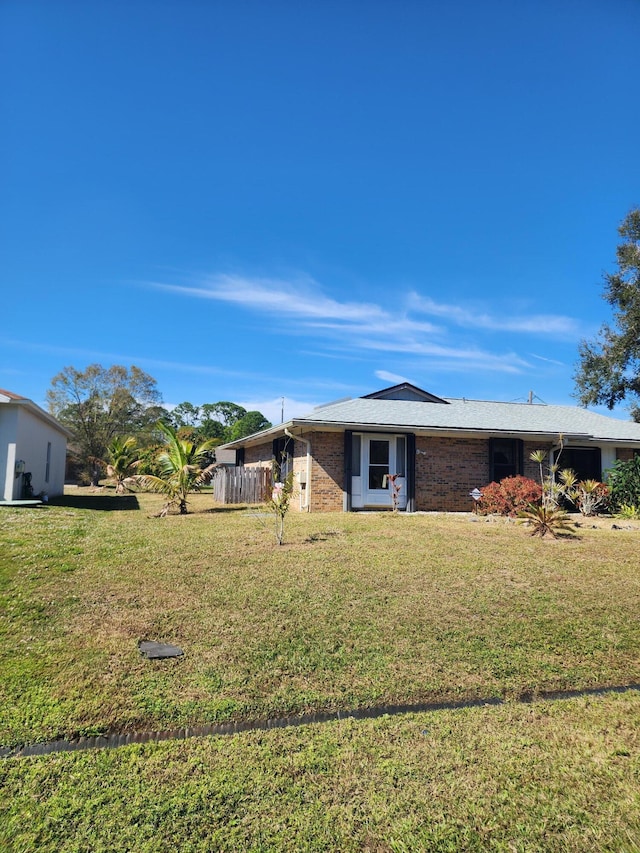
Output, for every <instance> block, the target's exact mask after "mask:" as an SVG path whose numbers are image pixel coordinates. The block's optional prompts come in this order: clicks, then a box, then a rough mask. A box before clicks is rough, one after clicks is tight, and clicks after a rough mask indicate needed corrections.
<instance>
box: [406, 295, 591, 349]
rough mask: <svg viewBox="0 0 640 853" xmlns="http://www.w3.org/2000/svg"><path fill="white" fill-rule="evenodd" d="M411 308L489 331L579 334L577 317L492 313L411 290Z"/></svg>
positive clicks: (461, 324) (564, 335)
mask: <svg viewBox="0 0 640 853" xmlns="http://www.w3.org/2000/svg"><path fill="white" fill-rule="evenodd" d="M407 304H408V307H409V308H410V309H412V310H414V311H418V312H420V313H421V314H427V315H428V316H431V317H439V318H441V319H443V320H448V321H449V322H450V323H454V324H455V325H456V326H461V327H464V328H467V329H486V330H488V331H502V332H523V333H527V334H533V335H554V336H559V337H570V338H572V339H573V338H575V337H577V336H579V334H580V332H579V325H578V322H577V321H576V319H575V318H573V317H566V316H564V315H562V314H525V315H521V316H513V315H511V316H509V315H508V314H507V313H506V312H505V314H504V315H502V316H499V317H498V316H493V315H491V314H487V313H486V312H483V311H473V310H470V309H469V308H467V307H462V306H460V305H447V304H445V303H441V302H436V301H435V300H434V299H431V297H428V296H421V295H420V294H418V293H410V294H409V296H408V301H407Z"/></svg>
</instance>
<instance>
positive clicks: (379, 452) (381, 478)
mask: <svg viewBox="0 0 640 853" xmlns="http://www.w3.org/2000/svg"><path fill="white" fill-rule="evenodd" d="M387 474H389V441H388V440H387V439H382V440H377V439H373V438H372V439H371V441H370V442H369V488H370V489H384V488H385V487H386V479H385V476H386V475H387Z"/></svg>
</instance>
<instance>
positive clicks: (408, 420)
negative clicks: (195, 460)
mask: <svg viewBox="0 0 640 853" xmlns="http://www.w3.org/2000/svg"><path fill="white" fill-rule="evenodd" d="M561 437H562V456H561V460H560V463H561V466H562V467H563V468H572V469H573V470H574V471H575V472H576V474H577V475H578V477H579V478H580V479H586V478H593V479H597V480H602V479H603V477H605V476H606V471H607V469H609V468H611V467H612V465H613V464H614V462H615V461H616V459H623V460H626V459H629V458H631V457H632V456H633V455H634V453H640V424H637V423H633V422H631V421H621V420H617V419H615V418H611V417H606V416H604V415H600V414H596V413H594V412H589V411H587V410H586V409H581V408H578V407H573V406H547V405H544V404H537V403H496V402H487V401H477V400H467V399H464V398H463V399H451V398H441V397H436V396H434V395H433V394H429V393H428V392H426V391H423V390H422V389H420V388H417V387H416V386H415V385H411V384H409V383H402V384H400V385H394V386H393V387H391V388H385V389H383V390H382V391H377V392H375V393H373V394H367V395H366V396H364V397H360V398H358V399H348V400H339V401H337V402H335V403H329V404H327V405H325V406H319V407H318V408H316V409H314V410H313V411H312V412H311V413H310V414H308V415H305V416H304V417H300V418H293V419H292V420H290V421H288V422H287V423H283V424H279V425H278V426H275V427H272V428H270V429H268V430H264V431H263V432H259V433H255V434H254V435H250V436H247V437H245V438H242V439H239V440H237V441H234V442H230V443H228V444H226V445H224V449H225V450H235V454H236V465H239V466H271V465H272V464H273V461H274V460H276V461H277V462H278V463H279V464H281V466H282V473H281V477H283V476H284V475H285V474H286V473H287V472H288V471H289V470H293V471H294V475H295V481H296V484H297V493H296V499H295V500H294V502H293V506H294V507H295V508H297V509H300V510H304V511H314V512H318V511H321V512H322V511H324V512H327V511H334V512H340V511H346V512H349V511H352V510H359V509H369V510H370V509H388V508H391V506H392V496H391V490H390V483H389V480H388V477H389V475H392V474H396V475H398V476H397V479H396V482H397V484H398V485H399V486H400V492H399V496H398V507H399V508H400V509H403V510H406V511H407V512H415V511H419V510H450V511H465V510H469V509H471V507H472V506H473V499H472V498H471V497H470V493H471V492H472V490H473V489H476V488H482V486H484V485H486V484H487V483H489V482H491V481H493V480H501V479H502V478H503V477H507V476H512V475H515V474H523V475H524V476H527V477H531V478H534V479H537V478H538V471H539V468H538V465H537V464H536V463H534V462H532V461H531V460H530V459H529V456H530V454H531V452H532V451H533V450H538V449H544V450H546V451H547V452H548V458H549V461H550V462H551V461H553V460H555V458H556V457H557V456H558V454H559V450H560V440H561Z"/></svg>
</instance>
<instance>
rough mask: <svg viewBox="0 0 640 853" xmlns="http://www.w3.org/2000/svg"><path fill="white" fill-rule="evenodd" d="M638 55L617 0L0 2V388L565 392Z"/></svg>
mask: <svg viewBox="0 0 640 853" xmlns="http://www.w3.org/2000/svg"><path fill="white" fill-rule="evenodd" d="M639 39H640V3H639V2H637V0H519V2H512V0H483V2H482V3H478V2H475V0H461V2H454V0H451V2H446V3H445V2H431V0H421V2H419V0H404V1H403V0H394V2H391V0H385V2H383V1H382V0H368V2H365V0H351V2H349V0H341V2H337V0H323V2H318V0H316V2H311V0H289V2H279V1H278V0H269V2H267V0H261V2H243V0H234V1H233V2H231V0H229V2H222V1H221V2H214V0H212V2H193V0H191V1H190V0H181V2H167V0H164V1H163V0H155V1H154V2H137V0H132V2H119V0H111V2H99V0H87V2H79V1H78V2H62V0H45V2H31V0H3V2H2V3H0V81H1V82H0V99H1V101H0V107H1V114H2V117H3V131H2V133H1V134H0V186H1V187H2V190H1V192H0V276H1V280H2V291H3V296H2V306H3V311H2V314H3V322H2V325H1V327H0V387H2V388H6V389H8V390H12V391H14V392H16V393H19V394H23V395H24V396H27V397H30V398H31V399H33V400H35V401H36V402H38V403H40V404H41V405H43V404H44V401H45V395H46V391H47V389H48V388H49V386H50V383H51V379H52V377H53V376H54V375H55V374H56V373H58V372H59V371H60V370H61V369H62V368H63V367H65V366H66V365H73V366H74V367H77V368H78V369H83V368H84V367H86V366H87V365H88V364H91V363H95V362H98V363H101V364H103V365H104V366H108V365H110V364H124V365H127V366H128V365H131V364H136V365H138V366H139V367H141V368H142V369H144V370H146V371H147V372H148V373H149V374H151V375H152V376H153V377H154V378H155V379H156V380H157V383H158V388H159V390H160V391H161V392H162V395H163V398H164V401H165V403H166V404H167V405H175V404H177V403H180V402H182V401H184V400H187V401H189V402H192V403H194V404H201V403H204V402H216V401H218V400H232V401H234V402H238V403H242V404H243V405H245V406H246V407H248V408H258V409H260V410H261V411H263V412H264V413H265V414H266V415H267V417H269V418H270V419H272V420H279V419H280V410H281V398H282V397H284V398H285V417H286V418H288V417H292V416H294V415H296V414H303V413H304V412H305V411H307V410H308V409H310V408H311V407H312V406H313V405H315V404H317V403H320V402H326V401H329V400H333V399H336V398H340V397H344V396H359V395H361V394H367V393H370V392H372V391H375V390H377V389H379V388H382V387H385V386H386V385H390V384H395V383H396V382H398V381H401V380H405V379H406V380H409V381H411V382H413V383H415V384H416V385H419V386H420V387H422V388H425V389H426V390H428V391H430V392H432V393H434V394H437V395H440V396H451V397H456V396H457V397H462V396H466V397H470V398H478V399H494V400H515V399H526V398H527V395H528V394H529V392H530V391H533V393H534V394H535V395H536V396H537V397H538V398H539V399H541V400H543V401H545V402H547V403H567V404H572V403H573V402H575V401H574V399H573V398H572V393H573V390H574V385H573V379H572V376H573V373H574V370H575V363H576V360H577V356H578V349H577V347H578V342H579V341H580V339H581V338H590V337H593V336H594V335H595V333H596V331H597V329H598V328H599V326H600V325H601V323H602V322H604V321H605V320H608V319H610V315H609V309H608V306H607V305H606V303H605V302H604V300H603V299H602V273H603V272H604V271H606V270H612V269H613V268H614V262H615V248H616V245H617V243H618V239H619V238H618V234H617V230H616V229H617V226H618V225H619V223H620V222H621V220H622V219H623V218H624V216H625V215H626V213H627V212H628V211H629V209H630V208H631V207H634V206H636V205H638V204H640V157H639V156H638V139H639V138H640V111H639V110H638V77H639V72H638V62H637V60H638V43H639ZM617 415H618V416H620V417H626V416H627V414H626V411H625V410H624V409H621V410H620V411H618V412H617Z"/></svg>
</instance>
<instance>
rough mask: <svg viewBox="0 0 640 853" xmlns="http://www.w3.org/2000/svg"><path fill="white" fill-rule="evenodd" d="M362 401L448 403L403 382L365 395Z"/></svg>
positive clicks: (409, 383)
mask: <svg viewBox="0 0 640 853" xmlns="http://www.w3.org/2000/svg"><path fill="white" fill-rule="evenodd" d="M360 399H361V400H409V401H411V402H414V403H416V402H417V403H444V404H445V405H447V401H446V400H443V399H442V398H441V397H436V396H435V395H434V394H430V393H429V392H428V391H423V390H422V388H418V386H417V385H412V384H411V382H401V383H400V384H399V385H391V386H390V387H389V388H383V389H382V391H374V392H373V394H365V395H364V397H361V398H360Z"/></svg>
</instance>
